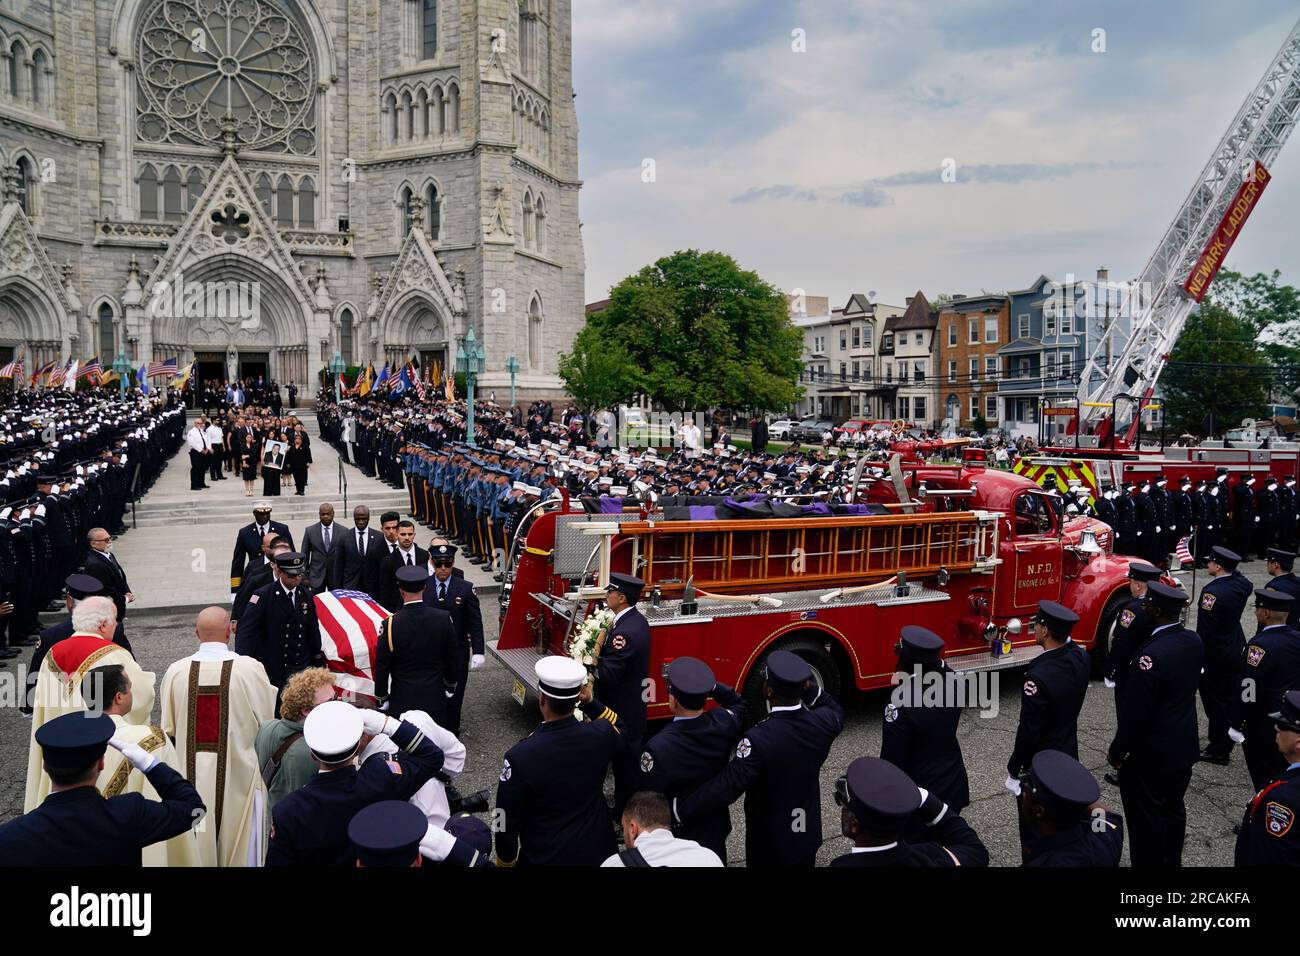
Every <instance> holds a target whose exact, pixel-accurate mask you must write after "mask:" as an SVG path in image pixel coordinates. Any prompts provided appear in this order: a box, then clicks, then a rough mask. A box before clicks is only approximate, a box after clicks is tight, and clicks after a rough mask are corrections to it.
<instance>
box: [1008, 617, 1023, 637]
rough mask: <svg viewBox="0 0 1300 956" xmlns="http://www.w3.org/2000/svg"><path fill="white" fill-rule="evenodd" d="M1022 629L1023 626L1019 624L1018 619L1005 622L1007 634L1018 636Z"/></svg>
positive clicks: (1014, 618)
mask: <svg viewBox="0 0 1300 956" xmlns="http://www.w3.org/2000/svg"><path fill="white" fill-rule="evenodd" d="M1024 629H1025V625H1024V624H1022V623H1021V622H1020V618H1018V617H1013V618H1012V619H1011V620H1009V621H1007V633H1008V634H1019V633H1020V632H1021V631H1023V630H1024Z"/></svg>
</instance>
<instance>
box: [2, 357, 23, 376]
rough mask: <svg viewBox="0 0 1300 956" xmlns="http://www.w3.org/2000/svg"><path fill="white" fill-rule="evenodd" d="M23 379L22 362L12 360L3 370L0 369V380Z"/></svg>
mask: <svg viewBox="0 0 1300 956" xmlns="http://www.w3.org/2000/svg"><path fill="white" fill-rule="evenodd" d="M22 377H23V360H22V359H20V358H16V359H14V360H13V361H12V362H10V363H9V364H8V365H6V366H5V367H4V368H0V378H22Z"/></svg>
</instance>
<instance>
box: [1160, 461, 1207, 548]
mask: <svg viewBox="0 0 1300 956" xmlns="http://www.w3.org/2000/svg"><path fill="white" fill-rule="evenodd" d="M1169 498H1170V503H1171V504H1172V505H1173V509H1174V527H1173V533H1172V534H1171V535H1170V540H1171V541H1172V545H1171V546H1170V547H1169V548H1168V549H1167V550H1168V551H1173V550H1174V549H1175V548H1176V547H1177V546H1178V542H1179V541H1182V540H1183V538H1185V537H1187V536H1188V535H1189V534H1191V533H1192V528H1193V527H1195V525H1196V524H1197V512H1198V511H1199V510H1200V498H1199V496H1196V495H1195V493H1194V492H1193V491H1192V479H1191V478H1189V477H1188V476H1186V475H1184V476H1183V477H1182V478H1181V479H1179V481H1178V490H1177V491H1175V492H1173V493H1172V494H1171V495H1170V496H1169Z"/></svg>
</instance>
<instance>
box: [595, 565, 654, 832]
mask: <svg viewBox="0 0 1300 956" xmlns="http://www.w3.org/2000/svg"><path fill="white" fill-rule="evenodd" d="M644 586H645V582H644V581H642V580H641V579H640V578H636V577H633V576H632V575H630V574H618V573H613V574H610V576H609V584H607V585H606V586H605V604H606V606H608V607H609V609H610V610H611V611H613V612H614V623H613V624H612V625H611V626H610V628H609V631H608V632H607V633H606V634H605V637H604V640H603V641H600V642H598V643H597V650H598V651H599V655H598V656H597V659H596V682H597V683H596V689H597V690H598V691H599V693H600V699H601V700H603V701H604V702H605V703H606V704H607V705H609V707H610V708H612V709H613V710H614V712H615V713H617V714H618V715H619V716H620V717H621V718H623V727H622V728H620V730H621V731H622V741H623V742H622V747H621V748H620V750H619V753H618V755H617V756H616V757H615V758H614V817H615V818H616V819H617V818H619V817H621V816H622V815H623V806H624V804H626V803H627V799H628V797H630V796H632V792H633V789H634V788H635V787H636V782H637V781H636V778H637V775H638V774H639V773H640V770H639V769H638V765H639V761H640V759H641V736H642V734H643V733H644V732H645V724H646V703H647V701H646V686H647V685H646V681H647V680H649V677H650V625H649V623H648V622H647V621H646V619H645V616H644V615H643V614H642V613H641V612H640V611H638V610H637V609H636V602H637V601H638V600H640V598H641V589H642V587H644ZM607 855H608V854H607Z"/></svg>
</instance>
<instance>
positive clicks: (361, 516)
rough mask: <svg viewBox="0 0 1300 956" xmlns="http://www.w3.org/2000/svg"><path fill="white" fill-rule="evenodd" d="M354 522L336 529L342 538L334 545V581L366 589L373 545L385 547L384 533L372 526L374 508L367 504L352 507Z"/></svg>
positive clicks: (351, 587) (335, 583) (356, 588)
mask: <svg viewBox="0 0 1300 956" xmlns="http://www.w3.org/2000/svg"><path fill="white" fill-rule="evenodd" d="M352 524H353V527H351V528H347V529H335V530H336V532H337V533H338V537H339V540H338V543H337V544H336V545H334V554H333V564H334V574H333V576H332V577H331V578H330V583H331V586H332V587H335V588H345V589H349V590H364V588H365V578H366V575H365V567H366V556H367V555H369V554H370V549H371V548H383V547H384V536H383V535H382V534H380V533H379V532H378V531H376V530H375V529H374V528H372V527H370V509H369V508H367V507H366V506H365V505H357V506H356V507H355V508H353V509H352ZM385 550H387V549H386V548H385Z"/></svg>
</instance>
